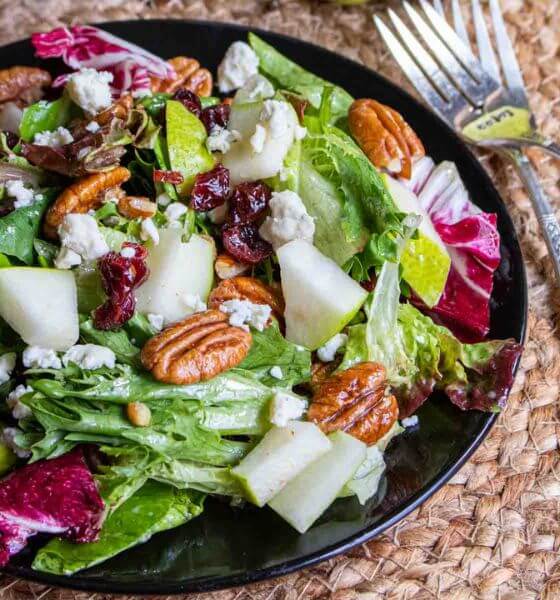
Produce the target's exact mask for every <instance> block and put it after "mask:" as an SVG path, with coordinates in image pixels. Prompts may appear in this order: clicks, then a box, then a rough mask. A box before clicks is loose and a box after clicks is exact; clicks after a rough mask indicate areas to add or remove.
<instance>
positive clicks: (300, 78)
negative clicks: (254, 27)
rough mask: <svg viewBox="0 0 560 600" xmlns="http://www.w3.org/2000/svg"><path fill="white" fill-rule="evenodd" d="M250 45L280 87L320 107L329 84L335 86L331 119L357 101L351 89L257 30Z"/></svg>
mask: <svg viewBox="0 0 560 600" xmlns="http://www.w3.org/2000/svg"><path fill="white" fill-rule="evenodd" d="M249 44H250V45H251V47H252V48H253V50H254V51H255V54H256V55H257V56H258V57H259V70H260V71H261V73H262V74H263V75H265V76H266V77H267V78H268V79H270V80H271V82H272V83H273V84H274V85H275V87H276V88H277V89H280V90H287V91H291V92H294V93H296V94H297V95H299V96H301V97H302V98H304V99H305V100H307V101H308V102H309V103H310V104H311V105H312V106H313V107H315V108H316V109H318V108H319V107H320V105H321V98H322V96H323V92H324V90H325V87H327V86H330V87H333V100H332V109H331V115H330V117H331V122H332V123H335V122H336V121H337V120H338V119H340V118H343V117H346V115H347V114H348V109H349V108H350V105H351V104H352V102H353V100H354V99H353V98H352V96H351V95H350V94H349V93H348V92H346V91H345V90H343V89H342V88H340V87H337V86H333V85H332V84H331V83H329V82H328V81H326V80H324V79H322V78H321V77H318V76H317V75H314V74H313V73H310V72H309V71H306V70H305V69H304V68H302V67H300V66H299V65H298V64H296V63H295V62H293V61H291V60H290V59H289V58H287V57H285V56H284V55H283V54H281V53H280V52H278V50H276V49H275V48H273V47H272V46H271V45H270V44H267V43H266V42H265V41H264V40H262V39H261V38H260V37H258V36H257V35H255V34H254V33H249Z"/></svg>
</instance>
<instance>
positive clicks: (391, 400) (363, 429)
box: [307, 362, 399, 445]
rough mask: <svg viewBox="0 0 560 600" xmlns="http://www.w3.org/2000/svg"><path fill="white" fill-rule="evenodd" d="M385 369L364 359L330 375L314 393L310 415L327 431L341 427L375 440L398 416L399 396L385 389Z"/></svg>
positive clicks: (359, 437) (363, 439)
mask: <svg viewBox="0 0 560 600" xmlns="http://www.w3.org/2000/svg"><path fill="white" fill-rule="evenodd" d="M385 387H386V382H385V369H384V368H383V366H382V365H380V364H378V363H372V362H364V363H360V364H358V365H355V366H353V367H350V368H349V369H346V370H345V371H340V372H339V373H335V374H334V375H331V376H330V377H328V378H327V379H325V380H324V381H323V382H322V383H320V384H319V385H318V386H317V388H316V389H315V393H314V394H313V402H312V403H311V406H310V407H309V412H308V413H307V418H308V419H309V420H310V421H313V422H314V423H317V425H318V426H319V427H320V428H321V430H322V431H324V432H325V433H330V432H331V431H337V430H342V431H345V432H346V433H349V434H350V435H353V436H354V437H356V438H358V439H360V440H362V441H363V442H365V443H366V444H368V445H371V444H375V442H377V441H378V440H379V439H381V438H382V437H383V436H384V435H385V434H386V433H387V432H388V431H389V429H391V427H392V426H393V423H394V422H395V421H396V420H397V418H398V416H399V408H398V405H397V400H396V399H395V397H394V396H392V395H386V393H385Z"/></svg>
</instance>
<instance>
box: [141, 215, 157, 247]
mask: <svg viewBox="0 0 560 600" xmlns="http://www.w3.org/2000/svg"><path fill="white" fill-rule="evenodd" d="M140 238H141V239H142V240H143V241H144V242H147V241H148V240H151V241H152V243H153V244H154V246H157V245H158V244H159V232H158V230H157V227H156V226H155V223H154V222H153V221H152V219H144V220H143V221H142V225H140Z"/></svg>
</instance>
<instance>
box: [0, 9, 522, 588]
mask: <svg viewBox="0 0 560 600" xmlns="http://www.w3.org/2000/svg"><path fill="white" fill-rule="evenodd" d="M139 21H141V22H143V23H149V24H153V25H154V26H155V25H158V24H161V25H165V24H166V23H169V22H170V21H172V22H175V23H184V24H186V25H190V26H196V25H203V26H206V27H211V26H216V25H217V26H226V27H228V28H232V29H235V30H237V31H239V32H240V33H246V32H249V31H252V32H255V33H256V34H257V35H262V36H268V35H272V36H273V37H277V38H280V39H285V40H290V41H293V40H294V39H296V38H294V37H293V36H289V35H286V34H283V33H277V32H274V31H270V30H266V29H261V28H258V27H248V26H245V25H240V24H237V23H232V22H227V21H225V22H221V21H208V20H203V19H123V20H115V21H103V22H99V23H91V24H92V25H95V26H96V27H101V28H103V27H107V26H109V27H111V26H113V25H125V26H126V25H133V24H137V23H138V22H139ZM29 39H30V38H23V39H20V40H16V41H15V42H12V44H18V43H25V42H29ZM297 41H298V42H299V43H301V44H303V45H307V46H311V47H313V48H314V50H318V51H321V52H323V53H326V54H328V55H330V56H332V57H333V58H335V59H336V60H339V61H343V62H346V63H347V64H349V65H353V66H359V67H360V68H362V69H365V70H367V71H369V72H371V73H372V74H374V76H375V77H377V78H379V79H381V80H382V81H383V82H384V83H385V84H386V85H387V86H388V87H389V88H391V89H392V90H393V91H394V92H395V93H396V94H399V95H401V96H403V97H404V98H405V99H406V100H407V101H408V102H411V103H412V104H413V105H415V107H416V109H420V110H421V111H422V112H424V111H426V110H427V111H429V112H430V113H431V115H432V116H433V117H434V118H436V119H438V120H439V121H440V123H442V124H443V125H444V126H445V127H446V129H447V130H448V131H449V133H450V134H451V135H452V136H453V137H455V138H456V140H457V141H458V143H459V145H460V146H461V147H462V149H463V151H464V153H465V157H468V159H469V161H470V162H471V163H475V164H476V167H477V168H478V169H479V170H480V172H481V177H482V179H483V180H484V184H485V186H488V187H490V188H491V189H492V190H493V191H494V193H495V195H496V196H497V197H498V198H499V199H500V201H501V203H502V205H503V207H504V211H503V213H504V214H503V215H500V217H501V218H502V219H505V222H504V223H503V224H502V225H505V226H506V227H507V228H509V229H511V231H513V233H514V235H513V239H512V242H513V243H512V247H511V251H512V256H511V258H512V259H513V260H512V262H513V263H514V264H515V265H520V267H521V268H520V273H519V275H520V277H521V288H522V290H521V291H522V301H523V305H522V307H521V308H522V315H523V321H522V323H521V334H520V336H519V339H518V340H517V341H518V342H520V343H522V344H523V343H524V342H525V340H526V336H527V317H528V309H529V301H528V287H527V275H526V268H525V263H524V261H523V256H522V252H521V248H520V245H519V239H518V237H517V233H516V232H515V227H514V225H513V221H512V219H511V216H510V215H509V212H508V210H507V206H506V204H505V202H504V201H503V200H502V197H501V196H500V194H499V193H498V191H497V189H496V187H495V186H494V183H493V181H492V180H491V179H490V177H489V175H488V174H487V172H486V171H485V169H484V168H483V167H482V165H481V164H480V161H479V160H478V159H477V158H476V157H475V156H474V154H473V153H472V151H471V149H470V147H469V146H468V145H467V144H466V143H465V142H464V141H463V140H462V139H461V138H460V136H458V135H457V133H456V132H455V131H454V130H453V129H452V128H451V127H449V125H448V124H447V123H445V121H443V120H442V119H440V118H439V117H438V116H437V115H435V113H433V112H431V111H430V110H429V108H428V107H426V106H425V105H424V104H423V103H422V102H420V101H419V100H418V99H417V98H415V97H414V96H412V94H410V93H409V92H408V91H407V90H405V89H403V88H401V87H399V86H398V85H397V84H396V83H394V82H392V81H391V80H390V79H387V78H386V77H385V76H384V75H381V74H380V73H378V72H377V71H374V70H373V69H371V68H370V67H368V66H366V65H364V64H362V63H360V62H358V61H355V60H352V59H350V58H348V57H346V56H344V55H342V54H339V53H337V52H334V51H332V50H329V49H328V48H325V47H324V46H320V45H318V44H314V43H313V42H308V41H305V40H297ZM12 44H7V45H8V46H9V45H12ZM519 363H520V359H519V360H518V361H517V363H516V364H515V368H514V371H515V373H517V370H518V368H519ZM498 416H499V413H488V414H487V418H486V421H485V422H484V424H483V426H482V428H481V430H480V431H479V433H478V434H477V436H476V437H475V438H474V439H473V440H472V441H471V443H470V444H469V445H468V446H467V447H466V448H465V449H464V450H463V451H462V453H461V454H460V456H459V458H458V460H457V461H456V462H455V463H454V464H453V465H451V466H450V467H449V468H448V469H447V470H446V471H444V472H443V473H442V474H440V475H439V476H438V477H434V478H433V479H432V481H431V482H430V483H429V484H428V485H427V486H425V487H424V488H423V489H422V490H421V491H419V492H418V493H417V494H415V495H414V496H412V498H411V499H410V500H409V501H408V502H409V504H408V505H407V506H406V507H404V508H403V509H402V510H400V511H391V512H390V513H389V514H388V518H387V519H386V520H385V522H383V523H381V524H379V525H378V526H373V527H370V528H367V529H365V530H364V531H362V532H361V533H359V534H357V535H355V536H352V537H350V538H348V539H347V540H345V542H344V543H342V544H334V545H332V546H329V547H327V548H325V549H324V550H321V551H318V552H315V553H313V554H310V555H309V556H308V557H306V558H305V559H294V560H292V561H287V562H285V563H282V564H279V565H276V566H274V567H268V568H264V569H259V570H257V571H253V572H250V573H243V574H240V575H230V576H224V577H204V578H199V579H191V580H189V581H187V582H185V583H178V584H177V583H174V584H171V585H165V584H163V585H159V584H153V585H148V584H145V583H144V584H143V589H142V590H141V591H138V588H137V587H135V585H134V584H128V583H125V584H114V583H109V582H108V583H104V582H92V581H91V580H80V579H77V578H76V576H59V575H51V574H49V573H42V572H40V571H34V570H33V569H16V568H13V567H10V566H9V565H8V566H7V567H5V568H3V569H0V573H5V574H8V575H12V576H14V577H20V578H23V579H26V580H29V581H33V582H36V583H43V584H48V585H53V586H57V587H60V588H66V589H73V590H80V591H93V592H100V593H114V594H134V595H143V596H149V595H158V594H168V595H169V594H184V593H191V592H206V591H216V590H221V589H226V588H235V587H239V586H244V585H247V584H250V583H255V582H258V581H263V580H265V579H273V578H275V577H281V576H283V575H288V574H290V573H293V572H294V571H297V570H300V569H305V568H308V567H311V566H313V565H315V564H317V563H319V562H323V561H326V560H329V559H331V558H334V557H336V556H338V555H339V554H343V553H344V552H347V551H349V550H351V549H352V548H354V547H355V546H357V545H360V544H363V543H365V542H367V541H369V540H370V539H372V538H374V537H376V536H378V535H380V534H381V533H383V532H384V531H386V530H387V529H389V528H390V527H392V526H393V525H395V524H396V523H397V522H399V521H400V520H402V519H404V518H405V517H406V516H407V515H409V514H410V513H411V512H412V511H414V510H415V509H416V508H418V507H419V506H420V505H421V504H423V503H424V502H425V501H426V500H428V499H429V498H430V497H431V496H432V495H433V494H434V493H435V492H437V491H438V490H439V489H440V488H441V487H443V486H444V485H445V484H446V483H447V482H448V481H449V480H450V479H451V478H452V477H453V476H454V475H455V474H456V473H457V472H458V471H459V470H460V469H461V467H463V466H464V464H465V463H466V462H467V461H468V459H469V458H470V457H471V456H472V455H473V453H474V452H475V450H476V449H477V448H478V447H479V446H480V444H481V443H482V442H483V441H484V439H485V437H486V436H487V435H488V433H489V432H490V430H491V429H492V427H493V426H494V424H495V422H496V420H497V418H498Z"/></svg>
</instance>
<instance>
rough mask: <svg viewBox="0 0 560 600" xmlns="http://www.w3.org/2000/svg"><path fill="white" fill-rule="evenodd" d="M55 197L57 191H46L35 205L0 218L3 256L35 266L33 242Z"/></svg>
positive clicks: (0, 242) (0, 249)
mask: <svg viewBox="0 0 560 600" xmlns="http://www.w3.org/2000/svg"><path fill="white" fill-rule="evenodd" d="M55 195H56V190H54V189H53V188H50V189H46V190H44V191H43V192H42V196H43V197H42V198H41V199H40V200H38V201H37V202H35V203H34V204H31V205H30V206H24V207H22V208H18V209H16V210H14V211H12V212H11V213H9V214H7V215H6V216H5V217H1V218H0V252H1V253H2V254H6V255H8V256H14V257H16V258H18V259H19V260H21V261H22V262H24V263H25V264H26V265H31V264H33V260H34V247H33V242H34V241H35V238H36V237H37V235H38V233H39V227H40V225H41V219H42V217H43V214H44V212H45V210H46V209H47V206H48V205H49V204H50V203H51V201H52V200H53V199H54V197H55Z"/></svg>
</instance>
